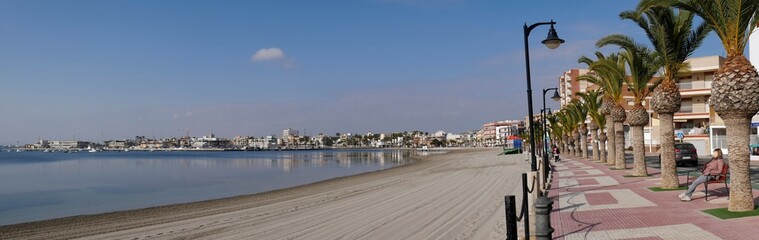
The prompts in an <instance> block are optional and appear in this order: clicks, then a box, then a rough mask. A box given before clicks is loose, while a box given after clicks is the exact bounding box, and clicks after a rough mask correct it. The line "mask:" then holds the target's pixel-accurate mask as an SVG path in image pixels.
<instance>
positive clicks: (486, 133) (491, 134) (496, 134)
mask: <svg viewBox="0 0 759 240" xmlns="http://www.w3.org/2000/svg"><path fill="white" fill-rule="evenodd" d="M524 129H525V122H524V121H519V120H505V121H497V122H490V123H485V124H483V125H482V129H480V132H479V133H478V137H479V138H480V140H481V141H482V143H483V144H485V145H487V146H496V145H503V144H504V143H505V142H506V141H507V140H508V137H510V136H518V135H519V134H520V133H522V132H523V131H524Z"/></svg>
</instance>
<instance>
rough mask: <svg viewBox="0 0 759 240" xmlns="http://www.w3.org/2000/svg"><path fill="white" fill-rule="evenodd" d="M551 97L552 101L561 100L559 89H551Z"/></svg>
mask: <svg viewBox="0 0 759 240" xmlns="http://www.w3.org/2000/svg"><path fill="white" fill-rule="evenodd" d="M551 99H553V100H554V101H559V100H561V96H560V95H559V91H557V90H554V91H553V96H552V97H551Z"/></svg>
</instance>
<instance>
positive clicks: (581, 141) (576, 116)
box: [566, 99, 588, 158]
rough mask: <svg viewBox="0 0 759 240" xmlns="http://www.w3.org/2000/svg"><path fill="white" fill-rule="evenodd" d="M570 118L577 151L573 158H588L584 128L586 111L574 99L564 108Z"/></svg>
mask: <svg viewBox="0 0 759 240" xmlns="http://www.w3.org/2000/svg"><path fill="white" fill-rule="evenodd" d="M566 108H567V110H568V112H569V113H570V116H572V120H573V122H572V123H573V124H574V125H575V128H576V131H575V135H574V137H575V139H576V140H575V141H576V142H577V144H576V145H577V151H576V152H575V156H577V157H583V158H587V157H588V150H587V149H588V128H587V126H585V119H586V118H587V117H588V109H587V107H585V104H583V103H582V102H581V101H579V100H577V99H575V100H572V101H571V102H570V103H569V105H567V106H566Z"/></svg>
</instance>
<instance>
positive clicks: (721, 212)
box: [702, 206, 759, 219]
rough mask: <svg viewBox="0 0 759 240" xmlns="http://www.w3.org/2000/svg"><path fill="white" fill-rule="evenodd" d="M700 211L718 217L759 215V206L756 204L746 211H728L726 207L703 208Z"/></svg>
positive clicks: (729, 217)
mask: <svg viewBox="0 0 759 240" xmlns="http://www.w3.org/2000/svg"><path fill="white" fill-rule="evenodd" d="M702 212H705V213H707V214H709V215H712V216H715V217H718V218H720V219H731V218H742V217H754V216H759V208H757V206H754V210H751V211H747V212H730V211H728V210H727V208H714V209H706V210H703V211H702Z"/></svg>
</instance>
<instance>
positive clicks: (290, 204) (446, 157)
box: [0, 149, 529, 239]
mask: <svg viewBox="0 0 759 240" xmlns="http://www.w3.org/2000/svg"><path fill="white" fill-rule="evenodd" d="M498 152H499V151H498V150H495V149H488V150H482V149H480V150H465V151H454V152H451V153H448V154H443V155H431V156H428V157H424V158H422V159H421V160H420V161H418V162H417V163H414V164H410V165H408V166H404V167H399V168H395V169H391V170H385V171H379V172H373V173H368V174H362V175H359V176H353V177H346V178H340V179H335V180H329V181H325V182H321V183H316V184H310V185H306V186H301V187H296V188H292V189H286V190H282V191H275V192H269V193H264V194H257V195H252V196H243V197H236V198H229V199H221V200H213V201H205V202H198V203H190V204H180V205H172V206H165V207H157V208H150V209H140V210H133V211H126V212H117V213H108V214H99V215H93V216H79V217H72V218H64V219H58V220H50V221H42V222H36V223H29V224H20V225H11V226H5V227H0V238H6V237H8V238H38V239H55V238H84V239H503V238H504V232H503V231H504V227H503V225H504V208H503V196H504V195H506V194H513V195H517V196H519V195H520V191H521V187H520V173H522V172H525V171H526V170H527V169H528V167H529V166H528V165H527V164H526V163H525V162H524V161H523V160H522V159H523V157H522V156H521V155H509V156H497V154H498Z"/></svg>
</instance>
